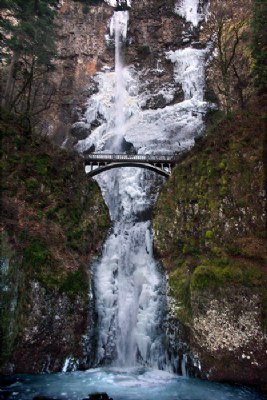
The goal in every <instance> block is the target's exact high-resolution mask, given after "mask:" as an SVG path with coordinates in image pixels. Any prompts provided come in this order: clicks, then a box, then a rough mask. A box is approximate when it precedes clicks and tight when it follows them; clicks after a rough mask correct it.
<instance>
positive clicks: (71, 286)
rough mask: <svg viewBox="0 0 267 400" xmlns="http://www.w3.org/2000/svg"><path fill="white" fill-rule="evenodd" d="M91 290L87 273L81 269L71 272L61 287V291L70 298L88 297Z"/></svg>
mask: <svg viewBox="0 0 267 400" xmlns="http://www.w3.org/2000/svg"><path fill="white" fill-rule="evenodd" d="M88 290H89V280H88V276H87V275H86V273H85V272H84V271H83V270H82V268H79V269H78V270H77V271H70V272H68V273H67V275H66V276H65V277H64V279H63V282H62V283H61V285H60V291H61V292H64V293H66V294H67V295H68V296H70V297H75V296H77V295H80V296H82V297H84V296H87V294H88Z"/></svg>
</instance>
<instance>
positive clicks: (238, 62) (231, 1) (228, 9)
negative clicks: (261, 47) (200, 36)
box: [208, 0, 252, 112]
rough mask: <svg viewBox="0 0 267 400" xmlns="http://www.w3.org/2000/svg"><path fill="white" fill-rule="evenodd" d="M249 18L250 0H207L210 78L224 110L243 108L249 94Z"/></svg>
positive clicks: (250, 10)
mask: <svg viewBox="0 0 267 400" xmlns="http://www.w3.org/2000/svg"><path fill="white" fill-rule="evenodd" d="M251 17H252V8H251V0H246V1H244V0H241V1H235V0H227V2H224V1H221V0H212V1H211V5H210V18H209V21H208V30H209V33H210V38H211V40H212V41H213V43H214V48H215V51H214V61H213V63H212V67H211V70H212V73H211V79H210V80H211V81H213V84H212V86H213V89H214V91H215V93H216V94H217V95H218V98H219V101H220V104H221V107H222V108H223V109H225V110H226V112H229V111H231V110H232V109H233V108H235V107H236V106H238V107H241V108H244V107H245V105H246V102H247V101H248V99H249V97H250V90H251V80H250V69H251V68H250V64H251V50H250V22H251ZM215 82H216V83H215Z"/></svg>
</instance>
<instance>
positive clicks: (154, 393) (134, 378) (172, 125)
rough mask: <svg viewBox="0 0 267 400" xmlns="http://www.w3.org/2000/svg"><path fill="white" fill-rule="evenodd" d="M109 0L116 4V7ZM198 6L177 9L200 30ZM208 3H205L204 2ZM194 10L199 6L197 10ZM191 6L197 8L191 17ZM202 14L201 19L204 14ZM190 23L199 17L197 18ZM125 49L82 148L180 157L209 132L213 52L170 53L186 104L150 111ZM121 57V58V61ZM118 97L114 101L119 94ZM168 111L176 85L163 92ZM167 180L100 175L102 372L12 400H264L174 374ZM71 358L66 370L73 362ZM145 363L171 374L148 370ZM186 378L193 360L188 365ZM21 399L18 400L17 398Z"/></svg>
mask: <svg viewBox="0 0 267 400" xmlns="http://www.w3.org/2000/svg"><path fill="white" fill-rule="evenodd" d="M109 3H110V4H112V5H114V6H115V5H116V1H115V0H109ZM199 3H200V1H198V0H183V1H180V2H179V6H177V7H176V10H177V12H179V13H180V15H182V16H183V17H185V19H186V20H187V21H190V22H191V23H192V26H193V25H197V21H199V20H200V19H201V18H202V16H201V15H200V16H199V15H198V16H197V19H196V14H195V12H196V10H199V7H198V5H199ZM206 3H207V2H205V1H204V0H202V2H201V4H206ZM128 4H129V3H128ZM191 6H192V7H193V8H192V7H191ZM191 8H192V10H191ZM198 12H202V11H201V10H199V11H198ZM190 18H191V19H190ZM127 21H128V14H127V12H117V13H115V14H114V17H113V19H112V22H111V32H115V36H116V38H125V36H126V31H127ZM115 41H116V42H117V45H116V48H117V52H116V54H117V56H116V68H115V72H113V71H111V70H110V69H109V68H105V69H104V71H103V72H100V73H99V74H98V75H97V76H96V78H95V79H96V81H97V82H98V85H99V92H98V93H96V94H95V95H93V96H92V97H91V98H90V102H89V103H88V109H87V112H86V121H84V123H85V124H86V126H87V127H88V126H90V125H91V123H92V122H93V121H94V120H95V119H96V117H97V116H98V117H99V116H101V118H102V123H101V124H100V126H98V127H97V128H95V129H94V131H93V133H92V134H91V135H90V137H89V138H87V139H85V140H81V141H80V142H79V143H78V146H77V149H78V150H80V151H84V150H87V149H89V148H91V146H93V145H94V147H95V149H96V151H100V152H105V151H114V152H115V151H123V150H124V148H126V147H127V146H128V148H129V143H127V142H126V141H128V142H131V143H132V144H133V146H134V148H135V150H136V151H138V153H140V154H144V153H153V152H155V153H157V154H160V153H163V154H164V153H173V151H179V150H181V149H184V148H189V147H190V146H192V145H193V144H194V137H196V136H197V135H199V134H201V131H202V129H203V120H202V118H203V114H205V111H206V109H207V104H206V103H205V102H204V101H203V95H204V75H205V74H204V66H205V61H206V58H207V56H208V53H209V50H208V49H206V50H205V49H202V50H198V49H193V48H191V47H189V48H185V49H183V50H177V51H174V52H173V51H171V52H168V53H167V54H166V58H168V59H169V60H171V62H173V63H174V74H175V80H176V81H177V82H178V83H180V84H181V85H182V87H183V90H184V94H185V100H184V101H182V102H181V103H178V104H174V105H169V106H166V107H165V108H163V109H156V110H146V111H143V110H142V104H143V103H144V101H145V99H144V96H145V95H144V94H142V93H140V94H139V85H138V74H139V73H140V74H143V73H144V72H143V71H141V72H137V71H135V70H134V69H133V68H132V69H128V68H126V67H123V66H122V63H121V61H120V53H119V49H120V45H121V43H120V42H118V41H117V40H115ZM118 57H119V58H118ZM114 93H116V94H115V96H114ZM160 94H161V95H163V96H164V97H165V100H166V103H167V104H169V103H170V102H171V101H172V99H173V93H172V89H171V88H166V90H164V91H163V90H161V92H160ZM162 179H163V178H159V177H158V176H156V175H155V174H154V173H152V172H148V171H144V170H141V169H137V168H122V169H121V170H113V171H107V172H105V173H102V174H100V175H99V176H98V177H97V181H98V183H99V185H100V187H101V190H102V193H103V195H104V197H105V200H106V203H107V204H108V206H109V209H110V215H111V218H112V221H113V228H112V230H111V232H110V235H109V237H108V238H107V240H106V243H105V245H104V248H103V252H102V256H101V258H100V260H99V261H98V262H97V264H96V265H95V267H94V276H93V286H94V294H95V303H96V313H97V315H98V321H97V322H98V325H97V335H98V345H97V349H96V353H97V354H96V361H95V365H96V366H99V365H107V364H113V366H114V365H115V366H119V367H125V366H127V367H129V366H130V367H133V366H138V367H137V368H118V367H117V368H106V367H105V368H96V369H90V370H87V371H83V372H82V371H76V372H72V373H67V374H65V373H61V374H42V375H35V376H27V377H26V378H25V377H24V378H23V379H22V380H20V377H19V380H18V381H17V382H16V383H14V384H12V385H10V386H9V389H10V390H11V391H13V392H14V396H13V393H12V395H11V397H9V398H11V399H18V398H20V399H21V400H29V399H32V398H33V397H34V396H38V397H42V396H40V393H42V395H44V396H47V398H61V399H69V400H80V399H81V398H83V397H85V396H86V395H87V394H88V393H92V392H96V391H101V392H102V391H106V392H107V393H108V394H109V395H110V396H112V398H114V399H117V400H119V399H121V400H122V399H123V400H133V399H142V400H149V399H151V398H153V399H155V400H171V399H176V400H182V399H185V398H186V399H188V400H193V399H196V398H199V399H205V400H214V399H216V400H235V399H237V398H238V399H242V400H263V398H265V397H264V396H261V395H260V394H258V393H257V392H254V391H251V390H249V389H247V388H239V387H231V386H228V385H220V384H218V383H216V384H214V383H211V382H205V381H200V380H197V379H194V380H191V379H188V378H184V377H178V376H177V375H174V374H170V373H168V372H166V370H169V371H173V370H176V368H175V364H176V362H177V360H175V357H174V358H173V355H170V356H169V355H168V354H169V352H168V347H169V345H168V343H170V342H171V338H169V337H168V335H167V334H166V333H165V331H166V330H165V329H164V318H165V317H166V314H167V311H168V304H167V303H168V302H167V299H166V284H165V279H164V274H163V273H162V272H161V271H160V268H159V266H158V264H157V262H156V261H155V259H154V257H153V252H152V232H151V226H150V220H149V215H150V212H149V211H150V208H151V205H152V204H153V202H154V201H155V198H156V196H157V189H156V190H155V188H158V187H159V186H160V184H161V183H162ZM71 361H72V360H71V358H68V359H67V360H66V362H65V365H64V371H67V370H68V364H69V363H70V362H71ZM140 365H146V366H150V367H154V368H159V369H165V371H159V370H155V369H153V370H151V369H149V368H143V367H142V368H141V367H140ZM181 369H182V372H184V373H185V372H186V357H183V360H182V363H181ZM18 396H19V397H18Z"/></svg>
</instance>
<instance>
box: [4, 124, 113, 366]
mask: <svg viewBox="0 0 267 400" xmlns="http://www.w3.org/2000/svg"><path fill="white" fill-rule="evenodd" d="M0 124H1V136H2V137H1V139H2V154H1V156H2V157H1V169H2V197H1V200H2V221H1V233H2V247H1V260H2V268H1V273H2V274H1V275H2V287H3V289H4V290H3V291H2V293H3V296H2V298H1V305H2V311H1V313H2V314H1V333H2V343H1V345H2V348H3V349H4V351H3V352H2V353H1V354H2V356H3V357H2V358H1V363H2V365H3V366H5V370H6V372H8V370H11V371H14V370H15V371H20V372H40V371H43V370H46V369H49V370H51V371H53V370H60V369H61V368H62V365H63V362H64V360H65V358H66V357H69V356H72V357H73V358H74V359H80V360H81V359H82V355H83V354H82V335H84V334H85V333H86V332H87V328H88V324H90V321H88V302H89V289H90V288H89V281H90V276H89V274H90V271H89V264H90V262H91V261H92V259H93V258H94V257H95V256H96V255H97V253H98V251H99V249H100V248H101V245H102V242H103V240H104V238H105V235H106V233H107V230H108V227H109V215H108V210H107V207H106V205H105V203H104V201H103V199H102V196H101V192H100V190H99V188H98V186H97V184H96V183H95V182H94V181H92V180H91V179H89V178H88V177H87V176H86V174H85V171H84V165H83V161H82V159H81V158H80V157H79V156H78V155H77V154H70V153H68V152H66V151H64V150H62V149H60V148H58V147H56V146H53V145H51V143H50V142H49V141H48V140H47V139H46V138H44V137H38V136H36V135H33V136H32V137H31V138H29V137H27V136H26V135H25V132H24V131H23V129H22V128H20V125H19V124H18V123H17V122H16V121H15V120H14V119H12V117H8V118H7V117H6V118H5V119H2V120H1V121H0ZM36 348H38V352H35V351H34V349H36ZM3 368H4V367H3Z"/></svg>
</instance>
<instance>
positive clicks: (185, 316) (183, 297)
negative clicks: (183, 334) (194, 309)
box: [169, 263, 191, 325]
mask: <svg viewBox="0 0 267 400" xmlns="http://www.w3.org/2000/svg"><path fill="white" fill-rule="evenodd" d="M169 286H170V294H171V296H172V297H174V298H175V299H176V301H177V303H178V307H177V308H176V313H177V318H178V319H179V320H180V321H181V322H182V323H183V324H185V325H186V324H187V323H189V321H190V317H191V304H190V273H189V270H188V267H187V265H186V263H185V264H183V265H182V266H181V267H179V268H177V269H176V270H175V271H173V272H172V273H171V274H170V276H169Z"/></svg>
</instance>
